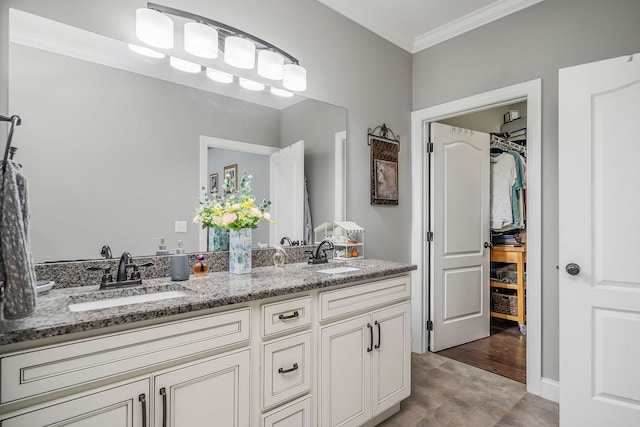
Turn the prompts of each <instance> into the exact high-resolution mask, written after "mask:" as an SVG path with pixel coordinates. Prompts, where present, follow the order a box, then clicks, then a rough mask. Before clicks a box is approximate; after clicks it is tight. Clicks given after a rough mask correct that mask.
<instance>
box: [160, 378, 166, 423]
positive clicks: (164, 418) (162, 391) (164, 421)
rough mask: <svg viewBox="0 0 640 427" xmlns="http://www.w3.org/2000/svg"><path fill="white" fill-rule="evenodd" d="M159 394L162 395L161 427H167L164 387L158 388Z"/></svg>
mask: <svg viewBox="0 0 640 427" xmlns="http://www.w3.org/2000/svg"><path fill="white" fill-rule="evenodd" d="M160 396H162V427H167V390H166V389H165V388H164V387H162V388H161V389H160Z"/></svg>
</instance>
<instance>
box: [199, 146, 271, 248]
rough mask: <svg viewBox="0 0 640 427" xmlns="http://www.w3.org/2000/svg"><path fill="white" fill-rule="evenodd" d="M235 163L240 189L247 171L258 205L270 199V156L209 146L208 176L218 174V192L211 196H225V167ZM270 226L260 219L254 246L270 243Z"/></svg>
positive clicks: (253, 241) (252, 239)
mask: <svg viewBox="0 0 640 427" xmlns="http://www.w3.org/2000/svg"><path fill="white" fill-rule="evenodd" d="M234 164H235V165H238V190H240V179H241V178H242V174H243V173H244V172H247V174H249V175H251V176H252V177H253V179H252V180H251V188H252V189H253V192H252V194H253V195H254V197H255V198H256V205H259V204H260V203H261V202H262V200H263V199H269V180H270V176H269V156H266V155H264V154H254V153H243V152H239V151H235V150H225V149H223V148H209V150H208V162H207V168H208V169H209V171H208V173H207V176H209V175H210V174H212V173H217V174H218V193H217V194H211V193H207V194H208V195H209V196H210V197H213V196H215V195H219V196H224V167H225V166H228V165H234ZM208 182H209V181H207V183H208ZM208 190H209V189H207V191H208ZM269 226H270V224H269V223H268V222H266V221H260V222H259V223H258V228H256V229H255V230H253V231H252V232H251V241H252V242H251V243H252V246H253V247H254V248H256V247H258V243H264V244H269Z"/></svg>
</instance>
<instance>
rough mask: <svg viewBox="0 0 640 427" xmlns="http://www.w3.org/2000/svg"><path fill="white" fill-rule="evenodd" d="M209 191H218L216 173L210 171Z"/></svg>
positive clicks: (213, 192)
mask: <svg viewBox="0 0 640 427" xmlns="http://www.w3.org/2000/svg"><path fill="white" fill-rule="evenodd" d="M209 192H210V193H212V194H215V193H217V192H218V174H217V173H212V174H211V175H209Z"/></svg>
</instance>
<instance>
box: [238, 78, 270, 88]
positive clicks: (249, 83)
mask: <svg viewBox="0 0 640 427" xmlns="http://www.w3.org/2000/svg"><path fill="white" fill-rule="evenodd" d="M238 84H239V85H240V86H242V87H243V88H245V89H248V90H254V91H259V90H264V84H262V83H260V82H256V81H255V80H249V79H245V78H244V77H240V78H239V80H238Z"/></svg>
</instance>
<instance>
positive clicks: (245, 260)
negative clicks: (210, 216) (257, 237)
mask: <svg viewBox="0 0 640 427" xmlns="http://www.w3.org/2000/svg"><path fill="white" fill-rule="evenodd" d="M229 272H230V273H232V274H246V273H251V229H250V228H243V229H241V230H240V231H235V230H229Z"/></svg>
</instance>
